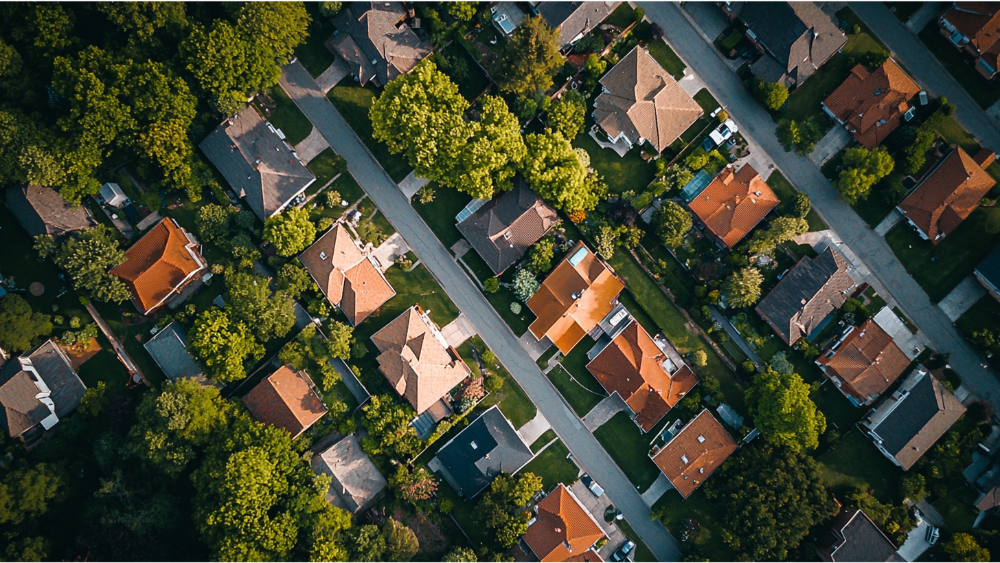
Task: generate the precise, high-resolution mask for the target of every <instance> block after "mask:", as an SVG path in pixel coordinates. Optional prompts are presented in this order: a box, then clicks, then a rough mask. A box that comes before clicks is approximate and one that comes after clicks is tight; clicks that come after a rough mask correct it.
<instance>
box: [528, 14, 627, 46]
mask: <svg viewBox="0 0 1000 563" xmlns="http://www.w3.org/2000/svg"><path fill="white" fill-rule="evenodd" d="M619 4H621V2H536V3H535V10H536V11H537V12H538V15H540V16H542V19H544V20H545V23H547V24H549V27H551V28H553V29H557V28H558V29H559V47H560V48H561V49H565V48H566V47H569V46H570V45H572V44H573V40H574V39H575V38H576V37H577V36H578V35H580V34H587V33H590V31H591V30H592V29H594V28H596V27H597V26H599V25H600V24H601V22H602V21H604V20H605V19H607V17H608V16H610V15H611V12H614V11H615V8H617V7H618V5H619Z"/></svg>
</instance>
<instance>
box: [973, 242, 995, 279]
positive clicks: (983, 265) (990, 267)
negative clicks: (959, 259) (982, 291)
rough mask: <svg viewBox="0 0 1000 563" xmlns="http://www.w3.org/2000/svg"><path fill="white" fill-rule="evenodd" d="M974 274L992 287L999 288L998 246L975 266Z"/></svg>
mask: <svg viewBox="0 0 1000 563" xmlns="http://www.w3.org/2000/svg"><path fill="white" fill-rule="evenodd" d="M976 273H977V274H979V275H980V276H982V277H983V278H984V279H985V280H986V281H988V282H990V283H991V284H993V287H1000V245H998V246H997V247H996V248H994V249H993V252H990V253H989V255H987V256H986V258H985V259H983V261H982V262H980V263H979V265H978V266H976Z"/></svg>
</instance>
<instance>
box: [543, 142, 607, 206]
mask: <svg viewBox="0 0 1000 563" xmlns="http://www.w3.org/2000/svg"><path fill="white" fill-rule="evenodd" d="M525 144H527V146H528V156H527V157H526V158H525V160H524V167H523V170H524V177H525V179H527V180H528V184H530V185H531V188H532V189H533V190H535V192H536V193H537V194H538V195H540V196H541V197H543V198H544V199H547V200H549V201H551V202H552V204H553V205H554V206H555V207H557V208H559V209H562V210H563V211H566V212H573V211H578V210H584V211H589V210H591V209H594V208H595V207H597V202H598V201H600V200H601V199H602V198H603V196H604V193H605V192H606V191H607V186H605V184H604V181H603V180H602V179H601V178H600V176H598V175H597V174H593V173H591V171H590V170H588V168H587V164H585V163H583V162H582V161H581V160H580V155H579V154H577V152H576V151H574V150H573V147H572V146H571V145H570V144H569V141H567V140H566V138H565V137H563V136H562V133H558V132H546V133H531V134H529V135H527V137H526V138H525Z"/></svg>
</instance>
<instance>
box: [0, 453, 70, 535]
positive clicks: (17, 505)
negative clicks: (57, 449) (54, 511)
mask: <svg viewBox="0 0 1000 563" xmlns="http://www.w3.org/2000/svg"><path fill="white" fill-rule="evenodd" d="M64 483H65V478H64V476H63V473H62V470H61V468H60V467H59V466H54V465H51V464H47V463H38V464H37V465H34V466H32V467H28V468H24V469H19V470H17V471H12V472H10V473H8V474H7V475H6V477H4V479H3V482H2V483H0V524H7V523H9V524H15V525H16V524H21V523H22V522H24V521H25V520H32V519H35V518H38V517H40V516H42V515H43V514H45V513H46V512H47V511H48V509H49V501H52V500H56V499H57V498H59V497H60V496H61V494H62V492H63V491H62V490H61V489H62V488H63V487H64V486H65V484H64Z"/></svg>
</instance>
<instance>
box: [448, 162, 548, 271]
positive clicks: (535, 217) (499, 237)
mask: <svg viewBox="0 0 1000 563" xmlns="http://www.w3.org/2000/svg"><path fill="white" fill-rule="evenodd" d="M558 222H559V214H558V213H556V210H555V209H553V208H552V207H551V206H549V205H548V204H546V203H545V202H544V201H542V198H540V197H538V196H537V195H535V192H533V191H531V188H529V187H528V183H527V182H525V181H524V177H522V176H520V175H518V176H517V177H516V178H515V179H514V189H512V190H510V191H507V192H504V193H502V194H498V195H496V196H495V197H494V198H493V199H491V200H490V201H489V203H486V204H485V205H483V206H482V207H480V208H479V209H477V210H476V212H475V213H473V214H472V215H471V216H469V218H468V219H466V220H464V221H462V222H461V223H459V224H458V231H459V232H460V233H462V235H463V236H464V237H465V239H466V240H467V241H469V244H470V245H472V248H474V249H476V252H478V253H479V256H480V257H481V258H482V259H483V261H484V262H486V264H487V265H488V266H489V267H490V270H492V271H493V273H494V274H495V275H497V276H499V275H500V274H502V273H503V272H504V270H506V269H507V268H509V267H510V266H512V265H513V264H514V263H515V262H517V261H518V260H520V258H521V256H524V253H525V252H527V250H528V248H529V247H530V246H531V245H533V244H535V243H536V242H538V239H540V238H542V237H543V236H545V233H547V232H548V231H549V229H551V228H552V226H553V225H555V224H556V223H558Z"/></svg>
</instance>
